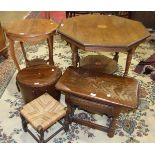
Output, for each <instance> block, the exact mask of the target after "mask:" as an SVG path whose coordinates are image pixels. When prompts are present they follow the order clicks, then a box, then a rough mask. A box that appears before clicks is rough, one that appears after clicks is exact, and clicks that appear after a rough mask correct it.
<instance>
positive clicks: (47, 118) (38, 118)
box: [20, 93, 66, 142]
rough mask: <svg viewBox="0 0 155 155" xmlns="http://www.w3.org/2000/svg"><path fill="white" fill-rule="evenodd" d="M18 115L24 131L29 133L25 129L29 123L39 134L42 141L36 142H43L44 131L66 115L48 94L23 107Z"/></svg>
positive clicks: (62, 107)
mask: <svg viewBox="0 0 155 155" xmlns="http://www.w3.org/2000/svg"><path fill="white" fill-rule="evenodd" d="M20 114H21V118H22V125H23V129H24V131H25V132H26V131H29V132H30V130H29V129H28V128H27V124H28V123H29V124H30V125H31V126H32V127H33V128H34V129H35V130H36V131H37V132H38V133H40V134H41V137H42V139H40V140H37V141H38V142H45V141H44V140H43V133H44V131H45V130H47V129H48V128H49V127H51V126H52V125H54V124H55V123H56V122H57V121H59V120H60V119H62V118H63V117H64V116H65V115H66V108H65V106H64V105H62V104H61V103H59V102H58V101H57V100H55V99H54V98H53V97H52V96H50V95H49V94H48V93H45V94H43V95H41V96H40V97H38V98H36V99H34V100H33V101H31V102H29V103H27V104H26V105H24V106H23V107H22V109H21V111H20ZM63 129H64V127H63ZM59 132H60V131H59ZM31 134H32V133H31ZM50 139H51V138H50ZM48 140H49V139H48Z"/></svg>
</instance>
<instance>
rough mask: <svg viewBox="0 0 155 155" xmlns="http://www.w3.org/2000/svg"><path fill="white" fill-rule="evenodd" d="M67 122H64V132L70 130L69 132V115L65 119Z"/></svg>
mask: <svg viewBox="0 0 155 155" xmlns="http://www.w3.org/2000/svg"><path fill="white" fill-rule="evenodd" d="M64 119H65V120H64V130H65V132H68V130H69V122H70V121H69V114H67V115H66V116H65V118H64Z"/></svg>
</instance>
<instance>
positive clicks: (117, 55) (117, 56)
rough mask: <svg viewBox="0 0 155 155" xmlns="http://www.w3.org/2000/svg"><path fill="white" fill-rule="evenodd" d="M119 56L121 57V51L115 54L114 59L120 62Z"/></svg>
mask: <svg viewBox="0 0 155 155" xmlns="http://www.w3.org/2000/svg"><path fill="white" fill-rule="evenodd" d="M118 58H119V52H115V55H114V58H113V60H115V61H116V62H118Z"/></svg>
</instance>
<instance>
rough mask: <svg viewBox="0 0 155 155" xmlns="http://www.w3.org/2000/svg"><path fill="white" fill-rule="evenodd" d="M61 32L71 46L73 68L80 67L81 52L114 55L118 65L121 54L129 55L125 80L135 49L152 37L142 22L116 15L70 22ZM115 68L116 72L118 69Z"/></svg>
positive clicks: (91, 17)
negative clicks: (101, 52) (111, 53)
mask: <svg viewBox="0 0 155 155" xmlns="http://www.w3.org/2000/svg"><path fill="white" fill-rule="evenodd" d="M58 32H59V33H60V34H61V36H62V38H63V39H65V40H66V41H67V42H68V43H69V44H70V46H71V49H72V64H73V66H74V67H77V66H78V63H80V57H79V53H78V49H83V50H86V51H87V50H91V51H96V52H97V51H106V52H115V56H114V58H113V59H114V60H115V61H118V53H119V52H126V53H127V60H126V66H125V72H124V76H127V74H128V70H129V66H130V64H131V59H132V55H133V54H134V52H135V49H136V47H137V46H138V45H139V44H140V43H142V42H143V41H144V40H145V39H146V38H147V37H149V36H150V33H149V32H148V31H147V29H146V28H145V27H144V26H143V25H142V24H141V23H140V22H137V21H133V20H129V19H126V18H122V17H117V16H113V15H111V16H107V15H81V16H76V17H72V18H68V19H65V20H64V21H63V22H62V23H61V24H60V26H59V28H58ZM88 62H89V60H88ZM112 66H114V68H113V71H115V70H116V68H115V67H116V65H112ZM110 67H111V65H110Z"/></svg>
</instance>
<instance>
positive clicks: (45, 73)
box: [16, 64, 62, 103]
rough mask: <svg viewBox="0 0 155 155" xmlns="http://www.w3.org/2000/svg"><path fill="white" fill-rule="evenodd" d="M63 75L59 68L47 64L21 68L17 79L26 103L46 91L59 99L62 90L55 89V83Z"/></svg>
mask: <svg viewBox="0 0 155 155" xmlns="http://www.w3.org/2000/svg"><path fill="white" fill-rule="evenodd" d="M61 75H62V73H61V70H60V69H59V68H57V67H55V66H51V65H47V64H42V65H36V66H31V67H27V68H24V69H22V70H20V71H19V72H18V73H17V76H16V81H17V86H18V87H19V90H20V91H21V93H22V96H23V99H24V101H25V103H28V102H30V101H32V100H34V99H35V98H37V97H39V96H40V95H42V94H44V93H45V92H47V93H49V94H50V95H51V96H53V97H54V98H55V99H56V100H59V99H60V91H59V90H56V89H55V84H56V82H57V81H58V80H59V78H60V77H61Z"/></svg>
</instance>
